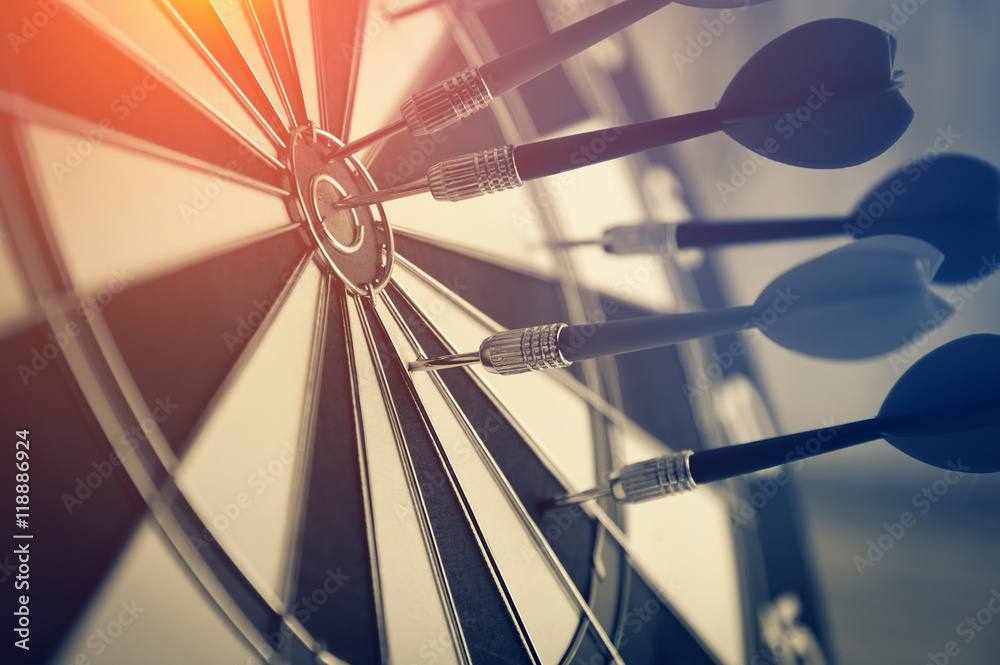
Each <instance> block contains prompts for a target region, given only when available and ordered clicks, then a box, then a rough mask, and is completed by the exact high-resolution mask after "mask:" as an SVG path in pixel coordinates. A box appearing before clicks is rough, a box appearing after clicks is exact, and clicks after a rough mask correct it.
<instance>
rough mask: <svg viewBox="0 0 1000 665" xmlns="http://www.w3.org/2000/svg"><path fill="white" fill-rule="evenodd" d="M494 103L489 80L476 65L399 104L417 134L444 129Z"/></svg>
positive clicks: (409, 124)
mask: <svg viewBox="0 0 1000 665" xmlns="http://www.w3.org/2000/svg"><path fill="white" fill-rule="evenodd" d="M492 102H493V95H492V94H490V90H489V88H487V87H486V82H485V81H483V77H482V76H481V75H480V74H479V70H478V69H477V68H475V67H470V68H468V69H465V70H462V71H460V72H459V73H457V74H455V75H454V76H450V77H448V78H446V79H445V80H443V81H441V82H439V83H435V84H434V85H432V86H431V87H429V88H425V89H424V90H421V91H420V92H418V93H416V94H415V95H413V96H412V97H410V98H409V99H407V100H406V101H405V102H403V105H402V106H400V107H399V112H400V113H401V114H402V115H403V120H404V121H406V126H407V127H409V128H410V132H411V133H412V134H413V135H414V136H425V135H427V134H433V133H434V132H436V131H439V130H442V129H444V128H445V127H447V126H448V125H452V124H454V123H456V122H458V121H459V120H461V119H462V118H467V117H469V116H470V115H472V114H473V113H475V112H476V111H479V110H481V109H484V108H486V107H487V106H489V105H490V104H491V103H492Z"/></svg>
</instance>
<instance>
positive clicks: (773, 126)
mask: <svg viewBox="0 0 1000 665" xmlns="http://www.w3.org/2000/svg"><path fill="white" fill-rule="evenodd" d="M895 50H896V40H895V38H894V37H892V36H891V35H889V34H887V33H885V32H883V31H882V30H880V29H879V28H876V27H875V26H873V25H868V24H867V23H862V22H860V21H853V20H850V19H825V20H821V21H814V22H812V23H807V24H805V25H802V26H799V27H798V28H795V29H793V30H791V31H789V32H786V33H785V34H783V35H782V36H780V37H778V38H777V39H775V40H773V41H772V42H770V43H769V44H767V45H766V46H764V47H763V48H762V49H760V50H759V51H758V52H757V53H755V54H754V55H753V56H752V57H751V58H750V59H749V60H748V61H747V62H746V64H744V65H743V67H742V68H740V70H739V71H738V72H737V73H736V75H735V76H734V77H733V79H732V81H731V82H730V83H729V86H728V87H727V88H726V91H725V92H724V93H723V95H722V98H721V99H720V101H719V103H718V106H716V108H714V109H709V110H705V111H697V112H694V113H688V114H685V115H679V116H673V117H670V118H661V119H659V120H651V121H649V122H641V123H637V124H633V125H625V126H621V127H613V128H610V129H603V130H595V131H591V132H584V133H582V134H574V135H571V136H564V137H560V138H554V139H547V140H544V141H537V142H535V143H527V144H524V145H520V146H513V145H507V146H504V147H501V148H492V149H488V150H483V151H480V152H475V153H470V154H467V155H461V156H458V157H453V158H451V159H447V160H445V161H443V162H439V163H437V164H435V165H434V166H432V167H431V168H430V169H429V171H428V174H427V178H426V179H424V180H419V181H415V182H411V183H406V184H404V185H400V186H398V187H394V188H389V189H385V190H380V191H375V192H371V193H368V194H362V195H356V196H351V197H347V198H344V199H342V200H341V201H340V203H339V207H345V208H346V207H356V206H359V205H371V204H374V203H383V202H385V201H390V200H393V199H397V198H401V197H403V196H411V195H413V194H416V193H420V192H426V191H429V192H430V193H431V194H432V195H433V196H434V198H436V199H438V200H441V201H462V200H465V199H469V198H473V197H476V196H482V195H483V194H490V193H493V192H499V191H503V190H506V189H513V188H515V187H520V186H521V185H522V184H523V183H524V182H526V181H528V180H535V179H537V178H544V177H546V176H551V175H556V174H559V173H563V172H565V171H570V170H573V169H577V168H581V167H584V166H590V165H591V164H598V163H601V162H605V161H608V160H612V159H618V158H620V157H625V156H627V155H631V154H634V153H637V152H642V151H645V150H649V149H651V148H656V147H660V146H664V145H669V144H672V143H677V142H679V141H686V140H688V139H692V138H695V137H698V136H704V135H706V134H711V133H714V132H718V131H724V132H725V133H726V134H728V135H729V136H730V137H731V138H733V139H735V140H736V141H737V142H739V143H740V144H742V145H743V146H744V147H746V148H748V149H750V150H752V151H754V152H756V153H757V154H759V155H761V156H763V157H767V158H770V159H773V160H775V161H778V162H782V163H785V164H790V165H792V166H801V167H806V168H816V169H830V168H843V167H847V166H854V165H857V164H861V163H864V162H866V161H868V160H869V159H872V158H873V157H876V156H878V155H880V154H882V153H883V152H885V150H887V149H888V148H889V147H890V146H891V145H892V144H893V143H895V142H896V140H897V139H899V137H900V136H902V134H903V132H904V131H905V130H906V128H907V126H909V124H910V120H911V119H912V118H913V110H912V109H911V108H910V106H909V105H908V104H907V103H906V100H905V99H904V98H903V96H902V94H901V93H900V92H899V88H901V87H902V85H903V84H902V82H901V81H899V80H897V79H898V76H899V75H900V73H899V72H894V71H893V69H892V62H893V59H894V56H895Z"/></svg>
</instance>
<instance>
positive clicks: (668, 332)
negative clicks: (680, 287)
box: [559, 307, 755, 362]
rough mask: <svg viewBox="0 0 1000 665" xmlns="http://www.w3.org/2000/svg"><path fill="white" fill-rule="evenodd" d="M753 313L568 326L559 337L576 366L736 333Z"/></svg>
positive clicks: (708, 312) (727, 310)
mask: <svg viewBox="0 0 1000 665" xmlns="http://www.w3.org/2000/svg"><path fill="white" fill-rule="evenodd" d="M754 312H755V310H754V308H753V307H729V308H725V309H714V310H706V311H703V312H683V313H678V314H662V315H660V316H646V317H640V318H635V319H625V320H622V321H608V322H605V323H599V324H582V325H574V326H566V327H565V328H564V329H563V330H562V331H561V332H560V334H559V351H560V353H561V354H562V356H563V357H564V358H565V359H566V360H567V361H569V362H576V361H578V360H585V359H588V358H599V357H602V356H609V355H617V354H620V353H630V352H632V351H641V350H643V349H652V348H657V347H660V346H667V345H670V344H676V343H678V342H683V341H686V340H690V339H699V338H701V337H712V336H716V335H722V334H725V333H731V332H735V331H737V330H739V329H740V328H741V327H743V326H744V325H746V324H747V322H749V321H750V320H751V318H752V317H753V315H754Z"/></svg>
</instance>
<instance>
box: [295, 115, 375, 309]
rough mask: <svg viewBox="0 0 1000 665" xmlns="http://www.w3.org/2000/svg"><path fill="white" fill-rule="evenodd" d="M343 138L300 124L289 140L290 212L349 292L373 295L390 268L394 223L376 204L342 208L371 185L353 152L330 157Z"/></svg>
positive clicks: (370, 180) (366, 191) (372, 189)
mask: <svg viewBox="0 0 1000 665" xmlns="http://www.w3.org/2000/svg"><path fill="white" fill-rule="evenodd" d="M342 145H343V144H342V143H341V142H340V141H339V140H338V139H337V138H336V137H334V136H333V135H331V134H329V133H327V132H324V131H323V130H320V129H316V128H315V127H312V126H308V125H307V126H303V127H298V128H296V129H295V131H294V132H292V136H291V139H290V140H289V143H288V173H289V178H290V180H291V187H290V189H291V191H292V196H291V197H290V198H289V199H288V209H289V214H290V215H291V217H292V219H293V220H295V221H297V222H299V223H301V224H302V225H303V227H305V229H306V230H307V231H308V233H309V235H310V237H311V238H312V241H313V245H314V246H315V248H316V250H317V255H318V257H319V258H320V259H321V262H322V264H323V266H324V268H325V269H326V270H328V271H329V272H331V273H333V274H334V275H336V276H337V278H338V279H339V280H340V281H341V282H342V283H343V284H344V286H345V287H346V288H347V289H348V290H349V291H350V292H352V293H354V294H356V295H361V296H369V297H371V296H374V295H375V294H376V293H378V292H379V291H380V290H382V288H384V287H385V285H386V284H387V283H388V281H389V277H390V275H391V274H392V263H393V239H392V229H391V228H390V226H389V222H388V220H387V218H386V215H385V211H384V210H383V209H382V206H381V205H379V204H375V205H370V206H358V207H355V208H340V207H338V206H337V203H339V202H340V201H342V200H343V199H344V198H345V197H347V196H356V195H358V194H367V193H369V192H372V191H375V189H376V187H375V183H374V182H373V181H372V179H371V177H370V176H369V175H368V172H367V171H366V170H365V168H364V167H363V166H362V165H361V164H360V163H359V162H358V161H357V160H356V159H355V158H354V157H347V158H345V159H336V160H333V159H332V156H333V154H334V153H335V152H336V151H337V150H338V149H339V148H340V147H341V146H342Z"/></svg>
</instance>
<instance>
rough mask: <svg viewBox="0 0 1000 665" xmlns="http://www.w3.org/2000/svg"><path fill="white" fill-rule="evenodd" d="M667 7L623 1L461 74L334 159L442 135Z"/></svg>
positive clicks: (714, 2)
mask: <svg viewBox="0 0 1000 665" xmlns="http://www.w3.org/2000/svg"><path fill="white" fill-rule="evenodd" d="M675 1H676V2H677V3H678V4H682V5H689V6H691V7H701V8H726V7H730V8H731V7H733V2H732V0H675ZM766 1H767V0H740V2H739V4H740V5H741V6H744V7H745V6H747V5H751V4H758V3H761V2H766ZM439 2H440V0H430V1H429V2H425V3H421V4H418V5H415V6H414V7H412V8H410V9H407V10H402V11H399V12H396V14H395V15H394V17H395V18H400V17H402V16H406V15H410V14H412V13H414V12H417V11H423V10H425V9H428V8H430V7H432V6H434V5H436V4H439ZM670 2H671V0H624V1H623V2H619V3H618V4H615V5H612V6H611V7H608V8H607V9H604V10H602V11H599V12H597V13H595V14H592V15H590V16H588V17H586V18H584V19H581V20H579V21H577V22H576V23H574V24H572V25H570V26H568V27H565V28H563V29H562V30H558V31H556V32H554V33H552V34H550V35H548V36H547V37H544V38H542V39H539V40H537V41H535V42H532V43H531V44H527V45H525V46H522V47H521V48H519V49H516V50H514V51H511V52H510V53H507V54H505V55H502V56H500V57H499V58H497V59H495V60H492V61H490V62H487V63H486V64H484V65H482V66H480V67H470V68H468V69H465V70H463V71H461V72H459V73H457V74H455V75H453V76H451V77H449V78H447V79H445V80H443V81H440V82H438V83H436V84H434V85H432V86H430V87H429V88H425V89H424V90H421V91H420V92H418V93H416V94H415V95H413V96H411V97H410V98H409V99H407V100H406V101H405V102H404V103H403V105H402V106H401V107H400V109H399V110H400V116H401V117H400V119H398V120H396V121H395V122H393V123H391V124H389V125H387V126H385V127H383V128H382V129H379V130H377V131H374V132H372V133H370V134H367V135H366V136H363V137H361V138H359V139H357V140H355V141H351V142H350V143H347V144H346V145H344V146H343V147H342V148H341V149H340V150H338V151H337V152H336V153H335V154H334V155H333V157H332V159H343V158H344V157H347V156H348V155H351V154H353V153H355V152H357V151H358V150H361V149H363V148H366V147H368V146H370V145H372V144H373V143H376V142H378V141H381V140H383V139H385V138H388V137H390V136H393V135H395V134H398V133H400V132H402V131H404V130H406V129H409V131H410V133H412V134H413V135H414V136H424V135H427V134H433V133H434V132H437V131H440V130H442V129H444V128H445V127H448V126H449V125H452V124H454V123H456V122H458V121H459V120H461V119H463V118H467V117H469V116H470V115H472V114H473V113H476V112H477V111H480V110H482V109H484V108H486V107H487V106H489V105H490V104H492V103H493V99H494V98H496V97H499V96H500V95H502V94H504V93H506V92H509V91H510V90H513V89H514V88H516V87H518V86H520V85H523V84H524V83H527V82H528V81H530V80H531V79H533V78H535V77H536V76H538V75H540V74H543V73H545V72H547V71H548V70H550V69H552V68H553V67H555V66H556V65H558V64H559V63H561V62H563V61H564V60H568V59H569V58H571V57H573V56H575V55H577V54H579V53H582V52H583V51H585V50H587V49H588V48H590V47H591V46H593V45H595V44H597V43H598V42H600V41H603V40H604V39H607V38H608V37H610V36H611V35H613V34H615V33H617V32H619V31H621V30H623V29H625V28H627V27H628V26H630V25H632V24H633V23H635V22H636V21H638V20H640V19H643V18H645V17H646V16H649V15H650V14H652V13H653V12H655V11H656V10H658V9H660V8H662V7H664V6H666V5H668V4H670Z"/></svg>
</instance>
